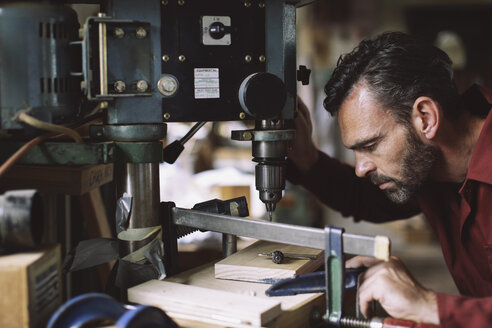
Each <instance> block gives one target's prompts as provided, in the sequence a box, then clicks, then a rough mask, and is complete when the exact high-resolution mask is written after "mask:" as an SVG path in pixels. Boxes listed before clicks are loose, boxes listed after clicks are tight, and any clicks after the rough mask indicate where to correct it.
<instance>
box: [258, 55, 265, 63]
mask: <svg viewBox="0 0 492 328" xmlns="http://www.w3.org/2000/svg"><path fill="white" fill-rule="evenodd" d="M258 60H259V61H260V62H262V63H264V62H265V61H266V57H265V56H264V55H261V56H260V57H258Z"/></svg>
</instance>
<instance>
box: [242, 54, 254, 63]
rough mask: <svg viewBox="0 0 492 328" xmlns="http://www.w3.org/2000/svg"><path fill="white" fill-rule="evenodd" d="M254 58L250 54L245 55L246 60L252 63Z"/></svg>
mask: <svg viewBox="0 0 492 328" xmlns="http://www.w3.org/2000/svg"><path fill="white" fill-rule="evenodd" d="M252 59H253V58H252V57H251V56H250V55H246V56H244V61H245V62H247V63H250V62H251V60H252Z"/></svg>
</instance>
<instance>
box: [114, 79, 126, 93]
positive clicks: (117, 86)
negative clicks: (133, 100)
mask: <svg viewBox="0 0 492 328" xmlns="http://www.w3.org/2000/svg"><path fill="white" fill-rule="evenodd" d="M113 88H114V91H116V92H118V93H122V92H124V91H125V90H126V84H125V82H123V81H116V82H115V83H114V84H113Z"/></svg>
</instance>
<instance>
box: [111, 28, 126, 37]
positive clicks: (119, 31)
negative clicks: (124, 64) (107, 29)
mask: <svg viewBox="0 0 492 328" xmlns="http://www.w3.org/2000/svg"><path fill="white" fill-rule="evenodd" d="M113 36H114V37H115V38H117V39H121V38H122V37H124V36H125V30H124V29H122V28H121V27H117V28H115V29H114V30H113Z"/></svg>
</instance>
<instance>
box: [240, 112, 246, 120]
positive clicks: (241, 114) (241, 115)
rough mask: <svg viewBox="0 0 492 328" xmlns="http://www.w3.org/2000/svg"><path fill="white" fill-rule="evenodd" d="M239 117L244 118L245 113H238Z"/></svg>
mask: <svg viewBox="0 0 492 328" xmlns="http://www.w3.org/2000/svg"><path fill="white" fill-rule="evenodd" d="M239 118H240V119H242V120H244V119H245V118H246V114H244V112H241V113H239Z"/></svg>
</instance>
